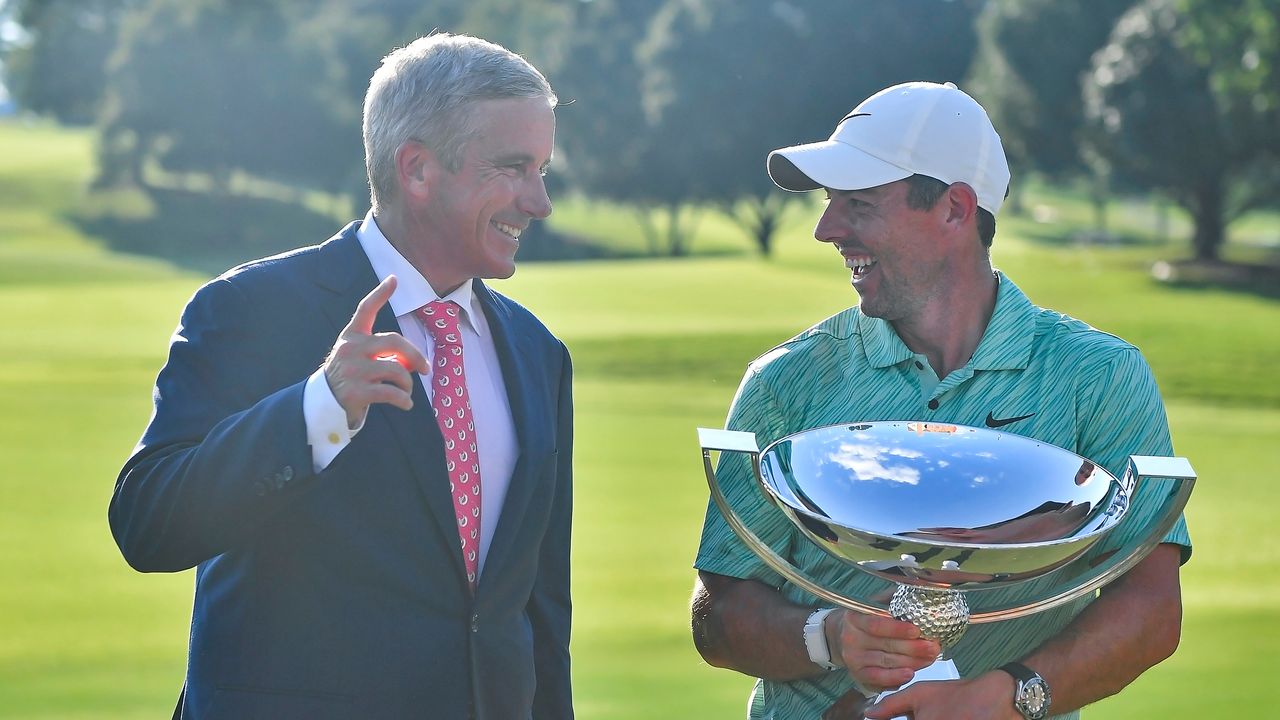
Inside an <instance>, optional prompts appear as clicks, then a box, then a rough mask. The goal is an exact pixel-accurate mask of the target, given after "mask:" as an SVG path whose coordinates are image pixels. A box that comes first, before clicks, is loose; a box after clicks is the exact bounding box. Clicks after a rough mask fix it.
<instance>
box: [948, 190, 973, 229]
mask: <svg viewBox="0 0 1280 720" xmlns="http://www.w3.org/2000/svg"><path fill="white" fill-rule="evenodd" d="M942 204H943V207H944V209H945V210H946V215H945V218H944V219H945V221H946V222H947V224H948V225H956V226H963V225H965V224H966V223H976V222H977V221H978V194H977V193H976V192H974V190H973V188H972V187H970V185H969V184H968V183H963V182H957V183H951V185H949V186H947V191H946V192H945V193H943V195H942Z"/></svg>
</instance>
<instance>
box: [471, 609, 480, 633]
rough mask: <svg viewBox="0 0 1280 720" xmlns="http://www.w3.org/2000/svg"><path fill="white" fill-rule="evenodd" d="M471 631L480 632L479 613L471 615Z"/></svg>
mask: <svg viewBox="0 0 1280 720" xmlns="http://www.w3.org/2000/svg"><path fill="white" fill-rule="evenodd" d="M471 632H473V633H475V632H480V615H479V614H478V613H477V614H475V615H472V616H471Z"/></svg>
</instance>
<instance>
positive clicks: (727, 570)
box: [694, 369, 796, 588]
mask: <svg viewBox="0 0 1280 720" xmlns="http://www.w3.org/2000/svg"><path fill="white" fill-rule="evenodd" d="M725 427H726V428H727V429H729V430H745V431H749V432H754V433H755V434H756V442H757V443H758V445H759V446H760V447H761V448H764V446H765V445H767V444H768V443H770V442H772V441H773V440H775V439H777V438H778V437H780V436H781V435H782V428H783V422H782V418H781V415H780V413H779V411H778V406H777V403H776V402H775V401H774V397H773V395H772V394H771V393H770V391H769V388H768V387H767V386H766V383H765V381H764V380H763V379H762V378H761V376H760V375H759V374H758V373H757V372H755V370H754V369H748V370H747V373H746V375H745V376H744V377H743V379H742V384H741V385H739V387H738V393H737V395H736V396H735V397H734V400H733V405H732V406H731V407H730V409H729V418H728V420H727V421H726V423H725ZM716 477H717V478H718V479H719V482H720V485H721V487H722V488H723V490H724V494H725V498H726V500H727V501H728V503H729V505H730V506H731V507H732V508H733V509H734V511H735V513H736V514H737V515H738V517H739V518H741V519H742V521H743V523H744V524H745V525H746V527H747V528H748V529H750V530H751V531H752V532H754V533H755V534H756V535H757V536H758V537H759V538H760V539H761V540H762V541H763V542H764V543H765V544H767V545H768V546H769V547H770V548H772V549H773V550H774V551H775V552H777V553H778V554H780V555H782V556H783V557H790V555H791V550H792V543H793V542H794V541H795V533H796V531H795V529H794V528H793V526H792V525H791V523H790V522H789V521H788V520H787V519H786V517H785V516H784V515H783V514H782V513H781V512H780V511H779V510H778V509H777V508H776V507H774V506H773V505H772V504H771V503H770V502H769V501H768V500H767V499H766V498H765V497H764V495H763V493H762V492H761V491H760V489H759V487H758V485H757V483H756V481H755V470H754V468H753V466H752V463H751V459H750V458H749V456H748V455H747V454H746V453H730V452H726V453H721V455H720V461H719V463H718V465H717V467H716ZM694 567H696V568H698V569H699V570H705V571H707V572H713V573H716V574H718V575H728V576H730V577H736V578H742V579H751V580H759V581H761V582H764V583H766V584H768V585H770V586H772V587H775V588H776V587H781V585H782V583H783V578H782V576H781V575H779V574H778V573H776V572H774V571H773V570H771V569H770V568H769V567H768V566H767V565H765V564H764V562H763V561H761V560H760V559H759V558H758V557H757V556H756V555H755V554H754V553H753V552H751V550H749V549H748V548H747V546H746V545H745V544H744V543H743V542H742V541H741V540H740V539H739V538H738V536H737V535H735V534H734V532H733V530H732V529H730V527H729V525H728V523H727V522H726V521H725V519H724V517H723V516H722V515H721V514H720V510H719V508H718V507H716V505H715V502H714V501H712V500H711V499H708V502H707V514H706V520H705V522H704V523H703V527H702V540H701V543H700V544H699V547H698V555H697V558H696V559H695V560H694Z"/></svg>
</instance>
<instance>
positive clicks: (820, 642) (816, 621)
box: [804, 608, 840, 670]
mask: <svg viewBox="0 0 1280 720" xmlns="http://www.w3.org/2000/svg"><path fill="white" fill-rule="evenodd" d="M834 609H835V608H822V609H820V610H814V611H813V612H812V613H810V615H809V618H808V619H807V620H805V621H804V648H805V650H807V651H808V652H809V660H810V661H811V662H812V663H813V664H814V665H817V666H818V667H820V668H822V669H823V670H839V669H840V666H839V665H836V664H835V663H833V662H831V648H830V647H828V646H827V633H826V631H825V630H824V629H823V625H822V621H823V620H825V619H826V618H827V615H830V614H831V611H832V610H834Z"/></svg>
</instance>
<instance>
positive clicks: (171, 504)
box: [110, 34, 573, 720]
mask: <svg viewBox="0 0 1280 720" xmlns="http://www.w3.org/2000/svg"><path fill="white" fill-rule="evenodd" d="M555 105H556V96H555V94H554V93H553V91H552V89H551V87H550V85H549V84H548V83H547V81H546V79H545V78H543V76H542V75H541V74H540V73H539V72H538V71H537V70H536V69H534V68H533V67H532V66H531V65H529V64H528V63H527V62H526V61H525V60H523V59H522V58H520V57H519V56H517V55H515V54H513V53H511V52H509V51H507V50H506V49H504V48H501V47H499V46H497V45H494V44H492V43H488V42H485V41H483V40H479V39H476V38H470V37H464V36H451V35H448V34H439V35H434V36H432V37H429V38H422V39H419V40H418V41H416V42H414V43H412V44H410V45H409V46H407V47H405V48H402V49H399V50H396V51H395V52H393V53H391V54H390V55H388V56H387V57H386V58H385V59H384V60H383V62H382V65H381V67H380V68H379V69H378V70H377V72H376V73H375V74H374V76H373V78H372V80H371V82H370V85H369V91H368V94H367V96H366V98H365V108H364V143H365V156H366V164H367V167H368V171H369V180H370V186H371V188H372V193H371V194H372V206H373V207H372V210H371V211H370V212H369V214H367V215H366V216H365V218H364V220H363V221H359V222H353V223H351V224H350V225H348V226H347V227H346V228H345V229H343V230H342V231H341V232H340V233H338V234H337V235H336V236H334V237H333V238H331V239H329V240H328V241H327V242H325V243H324V244H322V245H319V246H314V247H306V248H302V249H299V250H296V251H293V252H290V253H286V254H284V255H280V256H277V257H272V258H267V259H264V260H260V261H257V262H252V263H249V264H247V265H244V266H241V267H238V268H236V269H234V270H231V271H229V272H227V273H226V274H224V275H222V276H221V277H219V278H217V279H215V280H213V281H212V282H210V283H208V284H207V285H205V286H204V287H202V288H201V289H200V290H199V291H197V292H196V294H195V296H194V297H193V298H192V299H191V301H190V302H189V303H188V305H187V307H186V309H185V311H184V312H183V315H182V320H181V323H180V325H179V327H178V329H177V331H176V333H175V335H174V337H173V341H172V344H171V346H170V352H169V358H168V361H167V362H166V364H165V366H164V368H163V370H161V372H160V375H159V377H158V379H157V381H156V387H155V413H154V415H153V417H152V419H151V422H150V424H149V425H148V427H147V429H146V431H145V433H144V434H143V437H142V440H141V441H140V442H139V444H138V446H137V448H136V449H135V450H134V453H133V455H132V457H130V458H129V460H128V462H127V463H126V465H125V466H124V469H123V470H122V471H121V473H120V476H119V479H118V480H117V482H116V488H115V494H114V496H113V497H112V500H111V508H110V521H111V529H112V532H113V534H114V536H115V538H116V541H117V543H118V544H119V546H120V549H121V552H122V553H123V554H124V556H125V558H126V559H127V560H128V562H129V564H130V565H132V566H133V567H135V568H137V569H138V570H141V571H144V572H177V571H181V570H186V569H187V568H191V567H195V568H196V589H195V606H194V610H193V613H192V619H191V636H190V643H191V644H190V652H189V657H188V664H187V675H186V685H185V688H184V692H183V695H182V697H181V699H180V701H179V704H178V708H177V710H176V712H175V717H181V718H201V719H204V718H211V719H212V718H236V719H237V720H246V719H249V718H273V719H274V718H308V719H323V718H388V719H391V718H394V719H397V720H398V719H400V718H410V717H421V718H488V719H494V720H498V719H501V720H508V719H510V718H568V717H572V715H573V710H572V699H571V694H570V678H569V620H570V602H569V533H570V505H571V480H572V472H571V459H572V395H571V387H570V385H571V369H570V364H569V355H568V353H567V351H566V349H565V347H564V345H563V344H562V343H561V342H560V341H559V340H557V339H556V338H555V337H553V336H552V335H551V334H550V332H548V330H547V329H546V328H545V327H544V326H543V325H542V323H540V322H539V321H538V320H537V319H536V318H535V317H534V316H533V315H532V314H530V313H529V312H528V311H527V310H525V309H524V308H522V307H521V306H519V305H517V304H516V303H514V302H513V301H511V300H510V299H508V298H505V297H503V296H501V295H499V294H497V293H495V292H494V291H492V290H490V289H489V288H488V287H486V286H485V285H484V283H483V282H481V281H480V278H506V277H510V276H511V274H512V273H513V272H514V271H515V264H514V258H515V254H516V249H517V248H518V246H519V237H520V233H521V231H523V230H524V229H525V228H526V227H527V226H528V225H529V223H530V222H531V221H533V220H535V219H541V218H545V217H546V216H547V215H549V214H550V213H551V202H550V200H549V199H548V197H547V192H546V188H545V186H544V184H543V178H542V176H543V171H544V170H545V168H546V166H547V163H548V162H549V160H550V158H551V151H552V144H553V140H554V134H555V116H554V108H555ZM468 431H469V434H468Z"/></svg>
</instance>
